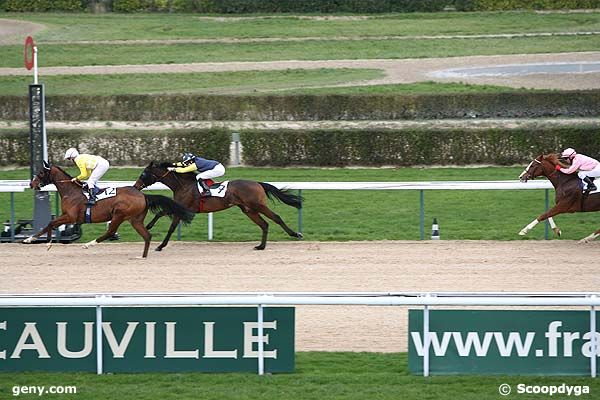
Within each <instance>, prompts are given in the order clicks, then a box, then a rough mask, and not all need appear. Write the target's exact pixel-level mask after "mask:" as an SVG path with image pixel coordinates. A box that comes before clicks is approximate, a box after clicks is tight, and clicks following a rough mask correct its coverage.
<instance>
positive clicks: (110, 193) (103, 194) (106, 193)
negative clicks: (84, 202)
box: [83, 187, 117, 201]
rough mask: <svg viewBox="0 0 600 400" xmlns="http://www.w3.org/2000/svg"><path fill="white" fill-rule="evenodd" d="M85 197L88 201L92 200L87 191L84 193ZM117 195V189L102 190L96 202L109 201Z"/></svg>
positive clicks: (97, 195)
mask: <svg viewBox="0 0 600 400" xmlns="http://www.w3.org/2000/svg"><path fill="white" fill-rule="evenodd" d="M83 195H84V196H85V198H86V199H88V200H89V199H90V194H89V193H88V192H87V190H84V191H83ZM116 195H117V188H116V187H108V188H102V189H100V191H99V192H98V194H96V201H100V200H104V199H108V198H110V197H115V196H116Z"/></svg>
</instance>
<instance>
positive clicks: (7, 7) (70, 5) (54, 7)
mask: <svg viewBox="0 0 600 400" xmlns="http://www.w3.org/2000/svg"><path fill="white" fill-rule="evenodd" d="M87 7H88V0H0V11H18V12H29V11H33V12H45V11H85V10H86V9H87Z"/></svg>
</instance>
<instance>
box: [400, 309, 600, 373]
mask: <svg viewBox="0 0 600 400" xmlns="http://www.w3.org/2000/svg"><path fill="white" fill-rule="evenodd" d="M596 318H598V317H596ZM595 331H596V332H593V333H592V332H590V312H589V311H538V310H531V311H529V310H528V311H525V310H430V311H429V332H430V334H429V336H430V345H429V371H430V373H431V374H510V375H527V374H539V375H541V374H543V375H589V374H590V357H598V351H597V350H595V351H594V349H593V347H592V337H593V335H594V336H595V337H596V340H597V341H598V342H600V337H599V335H598V333H597V331H598V328H597V327H596V329H595ZM424 354H425V351H424V340H423V311H422V310H409V369H410V371H411V372H412V373H415V374H422V373H423V355H424Z"/></svg>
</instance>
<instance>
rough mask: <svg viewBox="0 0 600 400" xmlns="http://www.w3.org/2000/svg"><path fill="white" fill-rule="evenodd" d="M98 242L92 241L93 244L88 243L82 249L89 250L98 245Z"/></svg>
mask: <svg viewBox="0 0 600 400" xmlns="http://www.w3.org/2000/svg"><path fill="white" fill-rule="evenodd" d="M97 244H98V242H96V239H94V240H92V241H91V242H87V243H85V244H84V245H82V246H81V247H83V248H84V249H89V248H90V247H92V246H94V245H97Z"/></svg>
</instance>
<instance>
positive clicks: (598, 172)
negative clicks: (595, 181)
mask: <svg viewBox="0 0 600 400" xmlns="http://www.w3.org/2000/svg"><path fill="white" fill-rule="evenodd" d="M577 176H579V178H581V179H583V178H585V177H586V176H591V177H592V178H597V177H599V176H600V165H598V166H597V167H596V168H594V169H592V170H590V171H579V172H577Z"/></svg>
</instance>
